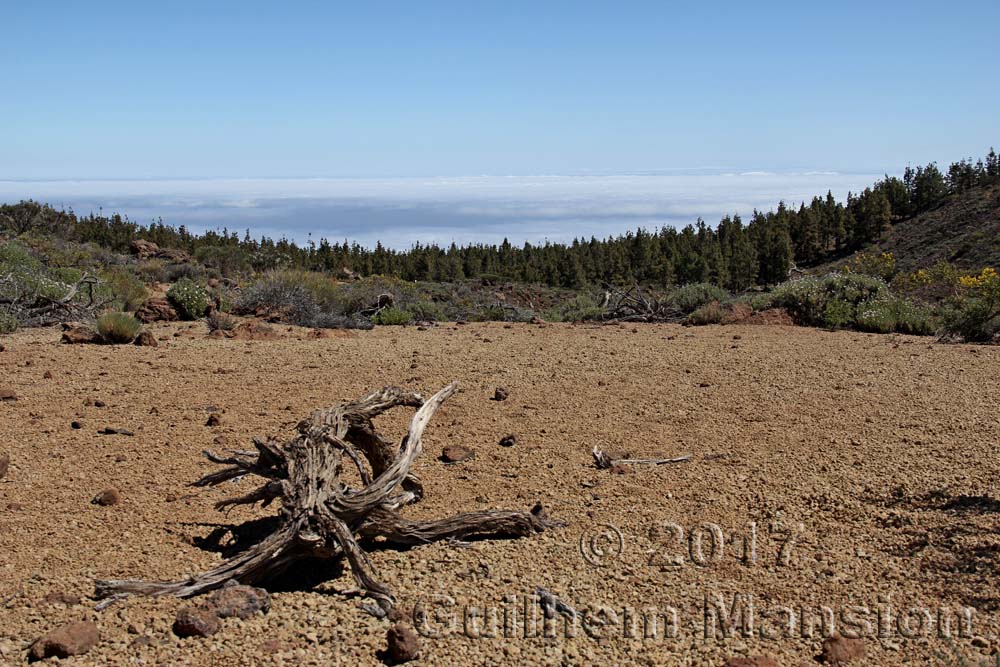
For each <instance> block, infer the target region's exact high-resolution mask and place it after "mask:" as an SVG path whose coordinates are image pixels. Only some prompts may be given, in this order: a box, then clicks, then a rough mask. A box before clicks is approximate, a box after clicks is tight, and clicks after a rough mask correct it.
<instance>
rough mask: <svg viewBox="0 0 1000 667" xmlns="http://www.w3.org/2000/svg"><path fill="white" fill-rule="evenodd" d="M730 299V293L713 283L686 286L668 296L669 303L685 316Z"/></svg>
mask: <svg viewBox="0 0 1000 667" xmlns="http://www.w3.org/2000/svg"><path fill="white" fill-rule="evenodd" d="M729 299H730V295H729V292H727V291H726V290H724V289H722V288H721V287H719V286H718V285H713V284H711V283H693V284H691V285H684V286H682V287H678V288H677V289H675V290H673V291H672V292H671V293H670V294H669V295H668V296H667V302H668V303H669V304H670V305H671V306H673V307H674V308H676V309H677V310H678V311H680V312H681V313H683V314H685V315H686V314H689V313H693V312H694V311H696V310H698V309H699V308H701V307H702V306H707V305H708V304H710V303H712V302H713V301H715V302H719V303H724V302H726V301H729Z"/></svg>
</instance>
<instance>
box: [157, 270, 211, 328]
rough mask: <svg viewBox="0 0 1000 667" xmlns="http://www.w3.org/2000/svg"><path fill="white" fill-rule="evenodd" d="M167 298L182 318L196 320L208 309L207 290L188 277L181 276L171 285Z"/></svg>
mask: <svg viewBox="0 0 1000 667" xmlns="http://www.w3.org/2000/svg"><path fill="white" fill-rule="evenodd" d="M167 299H168V300H169V301H170V304H171V305H172V306H173V307H174V309H175V310H177V315H178V316H179V317H180V318H181V319H182V320H196V319H198V318H200V317H202V316H204V315H205V311H206V310H207V309H208V292H207V291H205V288H203V287H201V286H199V285H198V284H197V283H196V282H194V281H193V280H191V279H190V278H181V279H180V280H178V281H177V282H175V283H174V284H173V285H171V287H170V289H169V290H167Z"/></svg>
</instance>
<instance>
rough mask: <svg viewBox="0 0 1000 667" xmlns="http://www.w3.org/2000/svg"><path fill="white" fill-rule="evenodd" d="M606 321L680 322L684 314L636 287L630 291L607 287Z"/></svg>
mask: <svg viewBox="0 0 1000 667" xmlns="http://www.w3.org/2000/svg"><path fill="white" fill-rule="evenodd" d="M602 306H603V307H604V309H605V311H606V312H605V314H604V317H603V319H604V321H605V322H610V323H615V322H679V321H681V320H682V319H684V312H683V311H681V310H680V309H678V308H677V307H676V306H674V305H673V304H671V303H670V302H668V301H667V300H665V299H657V298H655V297H651V296H646V295H645V294H644V293H643V291H642V289H641V288H640V287H639V286H638V285H636V286H634V287H632V288H631V289H629V290H621V289H618V288H617V287H614V286H613V285H606V291H605V292H604V301H603V303H602Z"/></svg>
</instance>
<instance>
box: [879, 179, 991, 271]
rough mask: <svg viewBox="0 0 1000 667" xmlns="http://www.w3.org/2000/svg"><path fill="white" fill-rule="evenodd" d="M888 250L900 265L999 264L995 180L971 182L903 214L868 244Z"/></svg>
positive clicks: (908, 268) (905, 267) (902, 268)
mask: <svg viewBox="0 0 1000 667" xmlns="http://www.w3.org/2000/svg"><path fill="white" fill-rule="evenodd" d="M873 249H877V250H879V251H884V252H891V253H892V254H893V255H894V256H895V258H896V266H897V268H898V269H899V270H900V271H913V270H914V269H917V268H923V267H928V266H931V265H933V264H935V263H937V262H940V261H947V262H951V263H953V264H954V265H955V266H957V267H959V268H962V269H969V270H978V269H980V268H982V267H985V266H993V267H997V266H1000V186H997V185H992V186H987V187H981V188H974V189H972V190H969V191H968V192H964V193H962V194H959V195H954V196H952V197H950V198H949V199H948V200H947V201H946V202H945V203H944V204H942V205H941V206H939V207H938V208H936V209H934V210H932V211H927V212H926V213H922V214H920V215H917V216H914V217H913V218H911V219H909V220H904V221H903V222H900V223H898V224H896V225H893V227H892V229H891V230H890V231H889V232H888V233H887V234H885V236H884V237H883V238H882V240H881V241H880V242H879V243H878V244H877V245H875V246H872V247H871V248H869V250H873Z"/></svg>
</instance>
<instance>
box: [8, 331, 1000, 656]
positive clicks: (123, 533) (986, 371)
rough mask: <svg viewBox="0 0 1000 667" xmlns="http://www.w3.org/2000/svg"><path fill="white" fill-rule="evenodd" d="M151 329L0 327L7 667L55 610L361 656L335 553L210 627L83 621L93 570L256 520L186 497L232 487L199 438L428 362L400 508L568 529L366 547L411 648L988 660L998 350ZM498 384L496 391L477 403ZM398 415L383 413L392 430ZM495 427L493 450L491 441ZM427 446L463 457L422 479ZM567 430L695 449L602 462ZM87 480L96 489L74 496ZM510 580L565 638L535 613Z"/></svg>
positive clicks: (997, 495) (170, 652)
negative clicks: (424, 405) (413, 494)
mask: <svg viewBox="0 0 1000 667" xmlns="http://www.w3.org/2000/svg"><path fill="white" fill-rule="evenodd" d="M153 332H154V334H155V335H156V336H157V337H159V338H165V340H163V341H162V342H161V343H160V345H159V347H156V348H150V347H135V346H122V347H106V346H93V345H62V344H60V343H59V335H60V334H59V332H58V331H57V330H55V329H47V330H35V331H26V332H20V333H17V334H15V335H13V336H8V337H6V338H4V339H2V340H0V343H2V344H3V346H4V348H5V349H4V351H2V352H0V396H3V395H7V394H13V396H9V395H8V396H7V399H6V400H2V401H0V458H2V455H3V454H7V455H9V457H10V464H9V469H8V470H7V472H6V474H5V476H4V477H3V479H2V480H0V509H2V511H3V514H2V515H0V516H2V519H0V553H2V554H3V556H2V558H0V663H2V664H4V665H19V664H24V663H26V661H27V651H28V646H29V644H30V643H31V642H32V641H33V640H34V639H35V638H37V637H39V636H41V635H43V634H45V633H47V632H49V631H51V630H53V629H55V628H57V627H59V626H61V625H63V624H65V623H68V622H72V621H80V620H93V621H95V622H96V623H97V626H98V628H99V631H100V638H99V640H98V642H97V644H96V645H95V646H94V647H93V648H91V649H90V650H89V651H88V652H87V653H85V654H83V655H80V656H76V657H72V658H68V659H65V660H62V661H61V664H65V665H151V666H152V665H162V666H164V667H166V666H171V667H174V666H182V665H205V666H209V665H213V666H216V665H217V666H234V667H235V666H243V665H336V664H344V665H355V664H360V665H374V664H380V663H381V662H382V660H383V659H384V657H385V656H384V655H383V654H382V653H380V651H381V650H382V649H384V648H385V646H386V632H387V630H388V629H389V627H390V623H389V622H388V621H383V620H378V619H376V618H374V617H372V616H370V615H368V614H366V613H365V612H364V611H362V610H361V609H360V608H359V599H358V598H357V597H356V596H352V595H350V589H352V588H353V587H354V581H353V579H352V577H351V574H350V570H349V568H347V567H346V565H345V567H344V568H342V569H341V568H338V567H331V566H322V565H316V566H310V567H302V568H298V570H297V571H296V572H293V573H291V575H289V576H286V577H285V578H284V579H283V580H281V581H278V582H275V583H274V584H272V585H270V586H268V588H269V590H270V592H271V609H270V611H269V612H268V613H267V614H257V615H256V616H253V617H251V618H249V619H247V620H239V619H237V618H229V619H225V620H224V621H222V628H221V630H219V631H218V632H217V633H215V634H213V635H211V636H209V637H206V638H188V639H181V638H178V637H177V636H175V635H174V633H173V632H172V630H171V625H172V623H173V621H174V618H175V616H176V614H177V612H178V610H179V609H180V608H181V607H182V606H184V605H185V604H188V603H187V602H184V601H181V600H176V599H167V598H158V599H140V598H132V599H129V600H125V601H123V602H119V603H117V604H115V605H113V606H111V607H109V608H108V609H106V610H104V611H102V612H96V611H94V601H93V600H92V599H90V597H89V596H90V595H91V594H92V592H93V580H94V579H95V578H144V579H178V578H183V577H185V576H186V575H189V574H193V573H197V572H201V571H203V570H206V569H209V568H211V567H212V566H213V565H214V564H216V563H218V562H219V561H220V559H221V558H222V555H221V554H220V551H222V550H224V548H225V547H226V546H231V545H232V543H233V542H234V541H235V540H236V539H237V538H239V537H243V538H244V539H245V538H246V537H247V534H248V533H247V531H244V530H241V531H236V527H238V526H239V525H240V524H242V523H244V522H246V521H249V520H251V519H254V518H260V517H267V516H273V515H274V513H275V511H276V510H275V509H274V508H273V507H271V508H268V509H260V508H259V507H252V508H251V507H240V508H236V509H234V510H233V511H231V512H230V513H229V514H228V515H224V514H221V513H219V512H216V511H214V510H213V509H212V504H213V502H215V501H217V500H219V499H221V498H224V497H227V496H232V495H237V494H238V493H246V492H247V491H249V490H250V489H251V488H253V486H254V485H255V483H254V481H253V480H252V479H244V480H242V481H239V482H237V483H234V484H229V483H227V484H225V485H223V486H221V487H218V488H211V489H207V490H201V489H195V488H192V487H190V486H188V483H189V482H191V481H193V480H195V479H197V478H198V477H199V476H201V475H202V474H204V473H205V472H207V471H209V470H211V469H213V466H212V465H211V464H210V463H208V462H207V461H206V460H205V459H204V458H203V457H202V456H201V452H202V450H204V449H214V450H216V451H221V450H222V449H224V448H225V447H227V446H228V447H231V448H246V447H248V446H249V442H250V438H251V436H254V435H267V434H274V435H278V436H287V435H288V434H289V433H290V432H291V429H292V427H293V426H294V424H295V422H296V421H297V420H298V419H300V418H302V417H304V416H306V415H307V414H308V413H309V412H310V411H311V410H313V409H315V408H319V407H325V406H327V405H331V404H334V403H336V402H338V401H341V400H345V399H354V398H357V397H360V396H361V395H363V394H364V393H366V392H368V391H369V390H371V389H373V388H378V387H381V386H384V385H399V386H403V387H407V388H411V389H416V390H419V391H421V392H424V394H425V395H429V394H431V393H433V392H434V391H436V390H438V389H440V388H441V387H442V386H444V385H445V384H446V383H448V382H449V381H451V380H453V379H458V380H460V381H461V382H462V386H463V389H462V391H461V392H460V393H458V394H457V395H456V396H454V397H453V398H451V399H450V400H449V401H448V402H447V403H445V405H444V406H443V408H442V409H441V410H440V411H439V412H438V413H437V414H436V415H435V416H434V419H433V420H432V422H431V424H430V426H429V427H428V429H427V431H426V433H425V435H424V447H425V451H424V454H423V456H422V457H421V458H420V459H418V461H417V464H416V467H415V471H416V472H417V473H418V474H419V475H420V477H421V478H422V480H423V482H424V486H425V489H426V492H427V496H426V497H425V499H424V500H423V501H421V502H420V503H418V504H416V505H414V506H412V507H411V508H408V509H407V510H405V512H406V513H407V514H408V515H410V516H414V517H421V518H432V517H443V516H446V515H448V514H452V513H455V512H459V511H464V510H471V509H487V508H510V509H528V508H530V507H531V506H532V505H534V503H535V502H541V503H542V504H543V505H544V506H545V508H546V509H547V511H548V513H549V515H550V516H551V517H553V518H556V519H561V520H563V521H565V522H566V523H567V525H566V526H565V527H564V528H559V529H555V530H552V531H547V532H545V533H542V534H539V535H536V536H533V537H530V538H523V539H516V540H493V541H490V540H487V541H477V542H472V543H470V544H469V545H465V546H463V545H460V544H454V543H437V544H432V545H428V546H423V547H418V548H414V549H411V550H402V551H397V550H391V549H384V550H375V551H373V552H372V553H371V560H372V563H373V566H374V568H375V570H376V572H377V575H378V577H379V578H380V579H381V580H382V581H383V582H385V583H386V584H387V585H388V586H389V587H390V589H391V590H392V592H393V593H394V595H395V596H396V598H397V600H398V602H399V609H401V610H404V612H407V617H406V623H408V624H411V625H412V624H414V623H415V624H416V626H417V628H418V630H420V632H421V633H422V634H423V635H424V636H423V637H422V638H421V640H420V642H421V655H420V658H418V659H417V660H416V661H415V662H413V663H410V664H417V665H438V664H448V665H466V664H467V665H493V664H496V665H499V664H503V665H526V664H557V665H558V664H564V665H590V664H593V665H625V664H639V665H707V666H713V667H722V665H724V664H726V662H727V660H730V659H731V658H734V657H739V656H770V657H771V658H773V659H774V661H775V662H774V663H767V662H766V661H763V660H758V661H757V662H748V663H743V664H751V665H752V664H757V665H766V664H777V665H782V666H789V665H791V666H794V667H799V666H802V665H810V664H812V665H815V664H817V663H816V662H815V660H816V659H817V656H819V655H820V653H821V652H822V651H823V637H824V634H829V633H831V632H838V633H843V634H845V635H849V634H862V635H867V637H866V638H865V639H864V640H863V642H860V643H858V644H860V645H861V646H860V647H859V645H858V644H854V645H851V646H848V647H847V648H851V649H859V648H863V649H864V651H865V652H866V657H864V658H857V659H856V660H855V661H854V662H853V663H851V664H857V665H921V666H924V665H928V664H945V665H960V664H962V665H986V664H993V663H992V662H990V660H991V658H990V656H991V654H993V653H995V652H996V651H997V650H998V649H1000V639H998V638H1000V615H998V612H1000V586H998V584H997V581H998V576H997V575H998V570H1000V456H998V444H1000V411H998V409H997V405H998V404H1000V374H998V371H1000V348H995V347H994V348H991V347H973V346H964V345H945V344H938V343H936V342H934V340H933V339H930V338H916V337H906V336H877V335H865V334H858V333H851V332H826V331H819V330H812V329H803V328H795V327H788V326H747V325H733V326H726V327H719V326H710V327H703V328H683V327H680V326H673V325H662V326H661V325H639V326H635V327H633V326H631V325H629V326H624V327H619V326H604V327H601V326H571V325H549V326H536V325H506V326H505V325H503V324H499V323H496V324H493V323H491V324H469V325H465V326H456V325H442V326H439V327H432V328H430V329H428V330H424V331H421V330H418V329H417V328H413V327H407V328H397V327H380V328H376V329H375V330H374V331H368V332H339V333H337V334H336V335H333V336H330V337H322V338H317V337H314V336H312V335H310V332H308V331H306V330H300V329H294V330H285V329H284V328H281V329H280V334H281V336H280V337H279V338H278V339H275V340H250V341H248V340H240V339H225V338H223V339H218V338H209V337H208V336H207V335H206V330H205V328H204V325H203V324H195V325H186V324H185V325H160V326H155V327H153ZM175 334H176V335H175ZM498 386H502V387H504V388H506V389H507V391H508V392H509V397H508V398H507V399H506V400H503V401H494V400H490V399H491V398H492V397H493V395H494V390H495V388H496V387H498ZM5 392H7V393H6V394H5ZM212 414H214V415H217V416H218V424H217V425H214V426H209V425H206V422H207V421H208V417H209V415H212ZM408 418H409V413H407V414H399V415H393V416H392V417H387V418H385V419H383V420H382V421H381V422H379V426H380V428H382V429H384V430H385V431H387V432H389V433H391V434H393V436H394V437H399V436H400V435H401V434H402V433H403V431H404V429H405V424H406V420H407V419H408ZM213 421H214V420H213ZM74 422H78V424H77V426H78V427H79V428H74V425H73V423H74ZM106 428H112V429H124V430H126V431H128V432H131V433H132V434H133V435H125V434H111V435H104V434H99V431H100V430H102V429H106ZM507 434H515V435H516V436H517V443H516V445H514V446H512V447H501V446H499V444H498V441H499V440H500V439H501V437H503V436H505V435H507ZM220 436H221V438H222V439H224V443H228V444H218V443H217V442H216V439H217V438H220ZM220 442H221V440H220ZM452 444H454V445H463V446H465V447H469V448H471V449H474V450H475V452H476V456H475V458H473V459H471V460H466V461H463V462H460V463H456V464H453V465H445V464H444V463H442V462H441V461H440V460H438V455H439V454H440V453H441V450H442V448H443V447H444V446H446V445H452ZM594 446H598V447H600V448H601V449H604V450H606V451H608V452H610V453H612V454H622V453H626V452H627V453H628V454H630V455H631V456H632V457H633V458H649V457H676V456H680V455H684V454H690V455H691V459H690V460H689V461H687V462H684V463H676V464H668V465H660V466H653V465H643V464H630V465H625V466H622V467H621V468H620V469H617V470H616V471H611V470H598V469H597V468H596V467H595V466H594V463H593V457H592V455H591V450H592V448H593V447H594ZM0 467H2V465H0ZM109 487H115V488H116V489H117V490H118V491H119V492H120V502H118V503H117V504H111V505H106V506H102V505H98V504H92V503H91V499H92V498H93V497H94V496H95V495H96V494H98V493H99V492H100V491H102V490H104V489H107V488H109ZM754 536H755V537H754ZM213 538H214V543H215V545H216V546H214V547H213V546H212V544H213ZM713 538H714V540H715V541H713ZM720 538H721V540H720ZM219 543H221V546H220V545H219ZM538 587H543V588H544V589H546V590H547V591H550V592H551V593H552V594H554V595H555V596H557V597H558V598H559V599H560V600H561V601H563V602H564V603H566V605H569V606H570V607H572V608H574V609H575V610H576V611H577V612H578V615H577V617H576V622H575V625H574V623H573V622H571V621H570V619H569V618H568V617H567V616H565V615H557V616H556V618H554V619H550V620H549V621H544V616H543V615H542V614H541V608H540V606H539V605H538V604H536V603H535V602H534V601H533V599H532V597H531V596H532V594H533V593H534V591H535V590H536V588H538ZM74 596H78V598H79V599H74ZM414 607H416V614H415V615H416V618H414V616H413V615H411V614H410V613H409V612H410V610H412V609H413V608H414ZM751 609H752V611H753V615H752V617H751V615H750V611H751ZM526 612H527V615H526ZM727 616H728V619H727ZM494 620H495V621H496V622H494ZM490 634H493V635H494V636H492V637H491V636H484V635H490ZM526 635H528V636H526ZM835 648H838V647H836V646H833V647H828V651H830V650H833V649H835ZM839 648H844V646H841V647H839ZM963 658H964V659H965V660H966V662H961V659H963ZM731 664H740V663H731Z"/></svg>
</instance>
